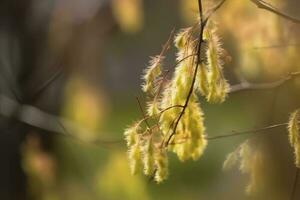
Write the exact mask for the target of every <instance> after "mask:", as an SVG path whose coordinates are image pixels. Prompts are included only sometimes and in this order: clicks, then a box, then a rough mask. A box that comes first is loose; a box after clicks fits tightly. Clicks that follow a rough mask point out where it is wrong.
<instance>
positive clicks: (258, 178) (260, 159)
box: [223, 140, 266, 194]
mask: <svg viewBox="0 0 300 200" xmlns="http://www.w3.org/2000/svg"><path fill="white" fill-rule="evenodd" d="M236 165H238V167H239V170H240V171H241V172H242V173H243V174H247V175H249V182H248V185H247V186H246V193H247V194H254V193H256V192H257V191H259V190H260V189H261V188H263V187H264V183H265V180H264V179H265V176H264V166H265V165H266V162H265V158H264V154H263V151H262V150H261V149H260V148H258V147H255V148H254V147H252V146H251V145H250V142H249V140H246V141H245V142H243V143H242V144H241V145H240V146H239V147H238V148H237V149H235V150H234V151H233V152H232V153H229V154H228V155H227V157H226V160H225V162H224V163H223V169H224V170H228V169H231V168H233V167H234V166H236Z"/></svg>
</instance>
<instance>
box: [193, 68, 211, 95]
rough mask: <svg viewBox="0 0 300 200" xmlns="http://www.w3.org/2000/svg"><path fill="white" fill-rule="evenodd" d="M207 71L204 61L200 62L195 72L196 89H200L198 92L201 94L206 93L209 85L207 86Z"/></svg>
mask: <svg viewBox="0 0 300 200" xmlns="http://www.w3.org/2000/svg"><path fill="white" fill-rule="evenodd" d="M207 75H208V71H207V67H206V65H205V64H204V63H202V64H200V66H199V68H198V74H197V82H196V83H197V89H198V90H199V91H200V94H201V95H203V96H207V95H208V91H209V86H208V77H207Z"/></svg>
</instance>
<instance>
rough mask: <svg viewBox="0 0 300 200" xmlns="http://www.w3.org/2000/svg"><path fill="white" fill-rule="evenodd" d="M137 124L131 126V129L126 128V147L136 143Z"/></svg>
mask: <svg viewBox="0 0 300 200" xmlns="http://www.w3.org/2000/svg"><path fill="white" fill-rule="evenodd" d="M139 129H140V127H139V123H135V124H133V125H132V126H131V127H128V128H127V129H126V130H125V132H124V136H125V140H126V144H127V146H128V147H130V146H132V145H134V144H135V143H136V142H137V135H138V131H139Z"/></svg>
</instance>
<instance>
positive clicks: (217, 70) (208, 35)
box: [204, 24, 229, 103]
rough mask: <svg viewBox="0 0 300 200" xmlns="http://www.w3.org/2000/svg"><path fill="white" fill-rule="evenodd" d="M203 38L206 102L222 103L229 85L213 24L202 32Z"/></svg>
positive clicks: (221, 50)
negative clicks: (207, 89) (206, 72)
mask: <svg viewBox="0 0 300 200" xmlns="http://www.w3.org/2000/svg"><path fill="white" fill-rule="evenodd" d="M204 38H205V41H207V46H208V47H207V49H206V57H207V67H208V69H209V73H208V88H209V91H208V94H207V96H206V98H207V101H208V102H211V103H222V102H223V101H224V100H225V98H226V96H227V93H228V91H229V85H228V83H227V81H226V80H225V78H224V75H223V71H222V65H223V62H222V60H221V59H220V55H221V53H222V52H223V49H222V47H221V43H220V39H219V37H218V36H217V34H216V30H215V28H214V27H213V24H210V25H209V26H208V27H207V28H206V30H205V31H204Z"/></svg>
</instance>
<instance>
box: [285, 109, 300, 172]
mask: <svg viewBox="0 0 300 200" xmlns="http://www.w3.org/2000/svg"><path fill="white" fill-rule="evenodd" d="M299 111H300V110H299V109H298V110H296V111H294V112H293V113H292V114H291V116H290V119H289V123H288V133H289V141H290V144H291V146H292V147H293V148H294V153H295V164H296V166H297V167H298V168H300V139H299V122H298V121H299Z"/></svg>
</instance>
